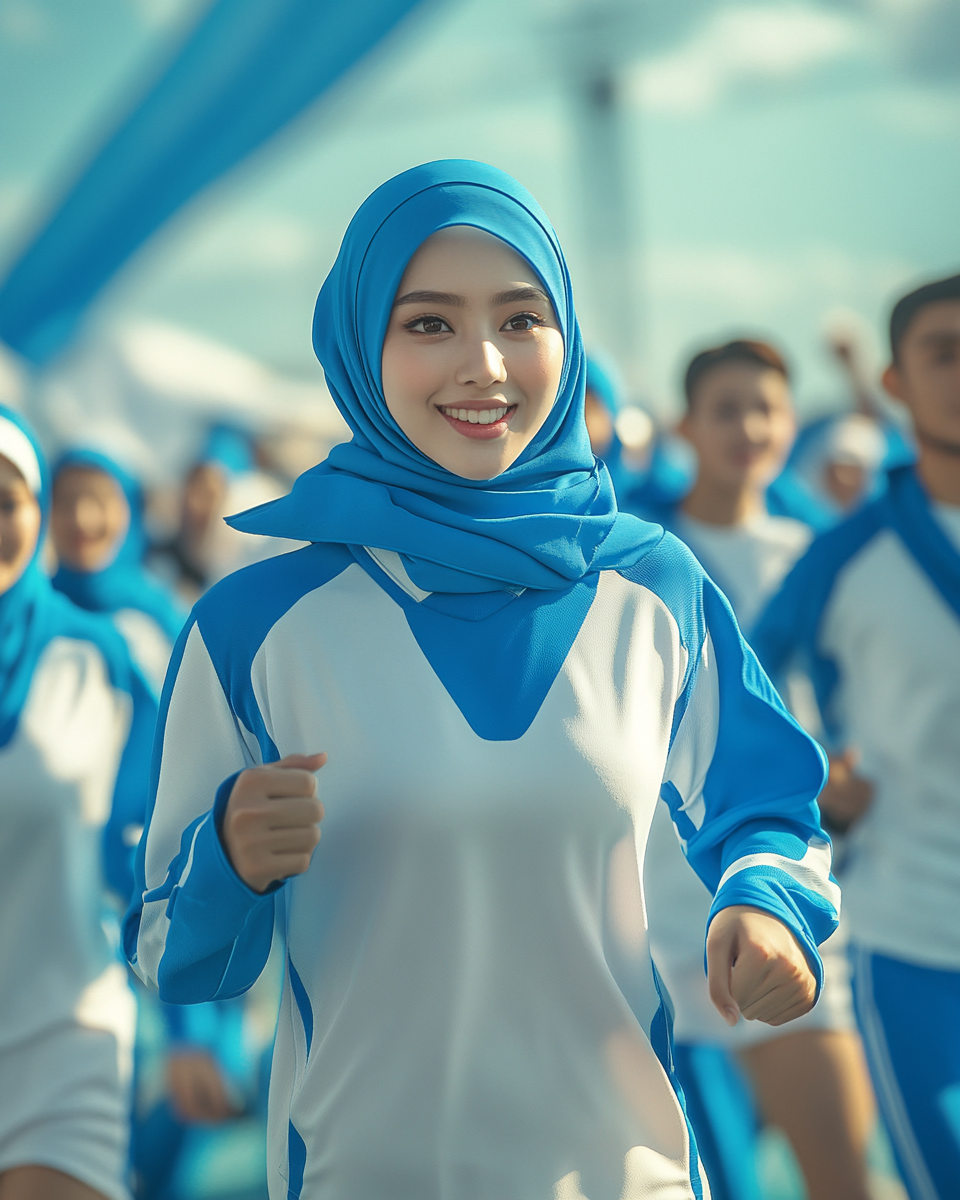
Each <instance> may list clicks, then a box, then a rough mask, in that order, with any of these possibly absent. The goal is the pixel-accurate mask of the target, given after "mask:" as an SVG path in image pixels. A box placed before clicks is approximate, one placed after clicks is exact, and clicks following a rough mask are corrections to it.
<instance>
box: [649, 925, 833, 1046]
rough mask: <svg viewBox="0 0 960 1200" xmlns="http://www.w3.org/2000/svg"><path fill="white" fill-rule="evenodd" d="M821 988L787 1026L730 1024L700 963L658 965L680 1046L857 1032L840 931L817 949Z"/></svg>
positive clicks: (756, 1042) (750, 1043) (744, 1043)
mask: <svg viewBox="0 0 960 1200" xmlns="http://www.w3.org/2000/svg"><path fill="white" fill-rule="evenodd" d="M820 957H821V958H822V959H823V988H822V989H821V991H820V998H819V1000H818V1001H817V1003H816V1005H815V1006H814V1008H812V1009H811V1011H810V1012H808V1013H807V1014H806V1015H805V1016H803V1017H798V1018H797V1019H796V1020H795V1021H788V1022H787V1024H786V1025H766V1024H764V1022H763V1021H747V1020H744V1018H743V1017H741V1018H740V1020H739V1021H738V1022H737V1024H736V1025H734V1026H730V1025H728V1024H727V1023H726V1021H724V1019H723V1017H721V1016H720V1014H719V1013H718V1012H717V1010H716V1009H715V1008H714V1007H713V1003H712V1001H711V1000H710V993H709V990H708V988H707V980H706V976H705V975H704V972H703V960H702V959H701V960H700V961H699V962H691V961H689V960H683V961H676V962H671V961H670V960H669V959H664V960H663V961H661V960H660V959H659V958H658V959H657V960H656V961H657V970H658V971H659V972H660V975H661V977H662V979H663V982H664V983H665V984H666V986H667V991H668V992H669V993H670V999H671V1001H672V1003H673V1007H674V1016H673V1037H674V1040H675V1041H677V1042H681V1043H704V1042H708V1043H710V1044H711V1045H720V1046H725V1047H727V1048H728V1049H731V1050H739V1049H742V1048H745V1047H747V1046H757V1045H759V1044H760V1043H761V1042H769V1041H772V1040H773V1039H774V1038H781V1037H786V1036H787V1035H789V1034H791V1033H800V1032H801V1031H802V1030H805V1029H819V1030H832V1031H842V1032H849V1031H852V1030H854V1029H856V1027H857V1026H856V1020H855V1018H854V1013H853V994H852V991H851V988H850V966H849V963H848V962H847V939H846V931H845V930H844V929H843V928H841V929H838V930H837V932H836V933H835V934H834V935H833V937H831V938H829V939H828V940H827V941H826V942H824V943H823V945H822V946H821V947H820Z"/></svg>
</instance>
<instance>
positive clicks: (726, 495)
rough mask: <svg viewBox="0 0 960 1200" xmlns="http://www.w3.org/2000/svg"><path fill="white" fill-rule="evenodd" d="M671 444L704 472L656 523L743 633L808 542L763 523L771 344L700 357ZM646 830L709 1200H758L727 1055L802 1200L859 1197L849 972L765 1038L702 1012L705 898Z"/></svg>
mask: <svg viewBox="0 0 960 1200" xmlns="http://www.w3.org/2000/svg"><path fill="white" fill-rule="evenodd" d="M684 391H685V394H686V402H687V411H686V413H685V415H684V417H683V420H682V421H681V423H680V427H679V428H680V432H681V433H682V434H683V436H684V437H685V438H686V439H687V441H688V442H689V443H690V445H691V446H692V447H693V449H694V452H695V453H696V456H697V460H698V471H697V476H696V480H695V481H694V484H693V486H692V488H691V489H690V490H689V492H688V493H687V495H686V496H685V497H684V498H683V499H682V500H681V501H680V504H679V505H678V506H676V507H671V508H666V507H664V508H662V509H660V510H658V511H657V512H656V513H653V512H651V514H650V515H652V516H654V518H655V519H656V520H657V521H659V522H660V523H661V524H664V525H666V526H667V527H668V528H670V530H671V532H673V533H675V534H676V535H677V536H678V537H680V538H681V539H683V540H684V541H685V542H686V543H687V544H688V545H689V546H690V548H691V549H692V550H693V552H694V554H696V556H697V557H698V558H699V559H700V561H701V563H702V564H703V566H704V567H705V568H706V570H707V571H708V572H709V573H710V575H711V576H712V577H713V579H714V581H715V582H716V583H718V584H719V585H720V587H721V588H722V589H723V591H724V593H725V594H726V596H727V598H728V599H729V600H730V603H731V605H732V607H733V610H734V612H735V614H736V617H737V621H738V622H739V624H740V627H741V629H742V630H743V631H744V633H745V635H746V636H747V637H748V638H749V636H750V629H751V627H752V625H753V623H754V621H755V620H756V618H757V616H758V614H759V613H760V612H761V611H762V609H763V607H764V605H765V604H766V601H767V600H768V599H769V597H770V596H771V595H772V594H773V593H774V592H775V591H776V590H777V588H778V587H779V585H780V583H781V581H782V580H783V577H784V576H785V575H786V573H787V571H789V570H790V568H791V567H792V566H793V564H794V562H795V561H796V560H797V558H798V557H799V556H800V555H801V554H803V552H804V551H805V550H806V548H807V546H808V545H809V544H810V540H811V536H812V534H811V531H810V529H809V528H808V527H807V526H806V525H804V524H802V523H801V522H800V521H797V520H793V519H791V518H788V517H783V516H774V515H771V514H770V513H769V512H768V510H767V503H766V490H767V487H768V485H769V483H770V481H771V479H773V478H774V477H775V476H776V475H777V474H778V472H779V471H780V470H781V469H782V467H783V462H784V459H785V458H786V457H787V455H788V453H789V451H790V447H791V445H792V443H793V439H794V434H795V431H796V423H795V418H794V409H793V400H792V397H791V393H790V378H789V369H788V367H787V364H786V362H785V361H784V358H783V356H782V355H781V354H780V353H779V351H777V350H776V349H775V348H774V347H773V346H771V345H769V344H768V343H766V342H761V341H754V340H748V339H744V338H740V339H737V340H735V341H730V342H726V343H725V344H723V345H720V346H715V347H711V348H710V349H706V350H703V351H701V352H700V353H699V354H697V355H695V356H694V358H693V359H692V360H691V362H690V365H689V366H688V368H687V370H686V373H685V376H684ZM661 808H662V811H660V810H658V812H657V813H656V814H655V816H654V819H653V826H652V829H651V832H650V839H649V842H648V845H647V855H646V859H645V892H646V901H647V913H648V920H649V928H650V942H651V948H652V951H653V957H654V961H655V962H656V965H657V968H658V970H659V971H660V973H661V975H662V976H663V977H664V979H665V981H666V984H667V990H668V991H669V993H670V996H671V999H672V1001H673V1004H674V1011H675V1018H674V1035H675V1036H674V1051H675V1061H676V1065H677V1074H678V1075H679V1077H680V1080H681V1083H682V1085H683V1089H684V1094H685V1096H686V1099H687V1109H688V1113H689V1115H690V1119H691V1123H692V1124H693V1126H694V1131H695V1133H696V1135H697V1142H698V1145H699V1148H700V1153H701V1156H702V1157H703V1160H704V1163H705V1164H706V1167H707V1174H708V1176H709V1178H710V1188H711V1194H712V1195H713V1196H714V1197H715V1200H754V1198H756V1200H759V1196H760V1194H761V1191H760V1186H759V1183H758V1181H757V1178H756V1173H755V1169H754V1165H753V1160H754V1159H755V1147H754V1145H753V1142H754V1137H755V1132H754V1130H755V1124H756V1121H755V1116H754V1113H753V1111H752V1108H751V1107H750V1105H749V1103H748V1104H744V1089H743V1085H742V1083H741V1082H739V1081H738V1078H737V1073H736V1072H737V1067H736V1066H734V1065H733V1061H732V1060H731V1054H734V1055H735V1057H736V1060H738V1061H739V1063H740V1065H741V1066H742V1067H744V1068H745V1069H746V1071H747V1073H748V1075H749V1077H750V1081H751V1083H752V1084H753V1089H754V1091H755V1093H756V1095H757V1099H758V1101H759V1107H760V1108H761V1110H762V1111H763V1114H764V1116H765V1117H766V1118H767V1119H768V1120H769V1121H770V1122H771V1123H772V1124H776V1125H778V1126H780V1127H781V1128H782V1129H783V1131H784V1132H785V1133H786V1135H787V1137H788V1139H789V1140H790V1143H791V1145H792V1147H793V1149H794V1151H795V1153H796V1155H797V1159H798V1161H799V1163H800V1166H801V1169H802V1171H803V1175H804V1180H805V1183H806V1185H807V1193H808V1195H809V1196H810V1197H811V1200H866V1198H867V1196H868V1195H869V1190H868V1186H867V1170H866V1147H867V1141H868V1138H869V1134H870V1127H871V1124H872V1120H873V1111H874V1110H873V1102H872V1098H871V1096H870V1084H869V1080H868V1079H867V1075H866V1068H865V1066H864V1064H863V1053H862V1050H861V1048H860V1045H859V1040H860V1039H859V1037H858V1035H857V1032H856V1025H855V1020H854V1017H853V1011H852V1007H853V1006H852V999H851V996H850V985H849V979H848V972H847V969H846V960H845V957H844V954H843V951H842V949H840V948H838V946H837V944H836V943H835V942H828V943H826V944H825V947H824V949H823V951H822V954H823V962H824V970H825V977H826V983H825V987H824V991H823V994H822V996H821V998H820V1001H819V1003H818V1004H817V1006H816V1008H815V1009H814V1010H813V1011H812V1012H810V1013H808V1014H807V1015H806V1016H805V1017H803V1018H802V1019H801V1020H800V1021H795V1022H792V1023H791V1024H790V1025H788V1026H782V1027H780V1028H779V1029H774V1028H771V1027H769V1026H762V1027H761V1026H760V1025H758V1024H757V1023H756V1022H749V1021H746V1022H745V1021H743V1020H741V1021H740V1022H739V1023H738V1024H737V1025H736V1027H734V1028H729V1027H728V1026H726V1025H725V1024H724V1023H723V1021H722V1020H721V1018H720V1016H719V1014H718V1013H717V1012H716V1010H715V1009H714V1008H713V1006H712V1005H711V1003H710V1000H709V996H708V993H707V987H706V980H705V978H704V973H703V935H704V929H705V927H706V919H707V913H708V911H709V907H710V896H709V893H708V892H707V889H706V888H705V887H704V886H703V884H702V883H701V882H700V880H699V879H698V878H697V877H696V875H695V874H694V873H693V871H691V870H690V869H689V867H688V866H687V865H686V863H685V862H684V859H683V856H682V853H681V850H680V847H679V845H678V843H677V837H676V834H675V832H674V829H673V825H672V823H671V822H670V820H669V818H668V816H667V813H666V809H665V808H663V806H661Z"/></svg>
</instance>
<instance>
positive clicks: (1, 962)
mask: <svg viewBox="0 0 960 1200" xmlns="http://www.w3.org/2000/svg"><path fill="white" fill-rule="evenodd" d="M48 497H49V487H48V482H47V475H46V466H45V464H44V460H43V456H42V454H41V451H40V449H39V446H38V445H37V443H36V441H35V439H34V437H33V434H32V433H31V432H30V430H29V429H28V427H27V426H26V424H25V423H24V422H23V420H22V419H21V418H20V417H19V416H17V415H16V414H15V413H13V412H11V411H10V410H9V409H6V408H3V407H0V1198H2V1200H47V1198H50V1200H54V1198H55V1200H95V1198H96V1197H97V1196H106V1197H109V1198H110V1200H123V1198H124V1197H125V1196H126V1195H127V1192H126V1187H125V1184H124V1178H125V1175H126V1143H127V1124H128V1111H127V1095H126V1086H127V1076H128V1073H129V1061H128V1060H129V1055H130V1048H131V1043H132V1038H133V1016H134V1014H133V997H132V995H131V993H130V991H129V988H128V986H127V982H126V972H125V969H124V967H123V966H122V965H121V963H119V962H118V961H117V959H116V954H115V951H114V949H113V948H112V947H111V945H110V943H109V941H108V939H107V936H106V934H105V932H104V923H103V919H104V905H103V894H104V887H103V874H104V868H105V869H106V874H107V875H108V876H109V879H110V882H111V883H112V884H113V888H114V890H115V891H117V892H118V893H120V894H121V895H122V896H123V897H124V902H125V901H126V897H127V896H129V894H130V884H131V878H130V877H131V868H130V864H129V861H128V860H129V858H130V855H131V850H130V845H131V840H132V839H131V837H130V836H129V831H130V829H131V827H132V826H136V827H137V828H139V826H140V825H142V823H143V808H144V801H145V798H146V791H147V769H146V764H147V762H148V761H149V760H148V757H147V756H148V755H149V746H150V739H151V737H152V734H153V726H154V722H155V718H156V704H155V703H154V702H153V701H151V698H150V695H149V693H148V691H147V688H146V685H145V684H144V683H143V682H142V681H141V680H139V678H138V677H137V676H136V674H135V672H134V670H133V668H132V665H131V663H130V660H129V657H128V655H127V651H126V647H125V645H124V643H123V640H122V639H121V638H120V636H119V634H118V633H117V632H116V630H115V629H114V628H113V627H112V626H111V625H110V624H109V622H107V621H105V620H103V619H102V618H100V617H97V616H93V615H91V614H89V613H85V612H82V611H81V610H80V609H78V608H76V607H74V605H73V604H71V603H70V601H69V600H67V599H66V597H64V596H61V595H59V594H58V593H57V592H55V591H54V590H53V588H52V587H51V586H50V581H49V579H48V578H47V577H46V575H44V574H43V572H42V571H41V569H40V561H39V560H40V553H41V547H42V543H43V535H44V530H45V525H46V518H47V502H48ZM105 835H106V836H105Z"/></svg>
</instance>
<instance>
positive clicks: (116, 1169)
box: [0, 1021, 130, 1200]
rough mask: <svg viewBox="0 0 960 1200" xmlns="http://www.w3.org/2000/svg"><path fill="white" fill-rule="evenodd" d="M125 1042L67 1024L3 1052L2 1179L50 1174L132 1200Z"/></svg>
mask: <svg viewBox="0 0 960 1200" xmlns="http://www.w3.org/2000/svg"><path fill="white" fill-rule="evenodd" d="M124 1042H125V1036H124V1035H123V1034H122V1033H121V1034H120V1035H119V1036H118V1033H117V1032H116V1031H110V1030H106V1029H102V1028H99V1029H98V1028H91V1027H90V1026H89V1025H81V1024H80V1023H79V1022H77V1021H64V1022H62V1023H61V1024H59V1025H55V1026H52V1027H51V1028H48V1029H45V1030H42V1031H41V1032H39V1033H37V1034H35V1035H34V1036H33V1037H30V1038H27V1039H26V1040H24V1041H22V1042H18V1043H16V1044H14V1045H12V1046H8V1047H6V1048H5V1049H2V1050H0V1174H2V1173H3V1172H4V1171H8V1170H10V1169H11V1168H13V1167H25V1166H40V1167H53V1168H55V1169H56V1170H58V1171H63V1172H64V1174H66V1175H71V1176H73V1178H74V1179H79V1180H80V1182H81V1183H85V1184H87V1186H88V1187H91V1188H93V1189H94V1190H95V1191H97V1192H101V1193H102V1194H103V1195H104V1196H107V1197H109V1200H130V1193H129V1191H128V1189H127V1186H126V1177H127V1145H128V1141H129V1135H130V1098H129V1072H128V1070H127V1062H126V1059H127V1056H128V1051H129V1047H128V1046H126V1045H124Z"/></svg>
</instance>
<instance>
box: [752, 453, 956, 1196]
mask: <svg viewBox="0 0 960 1200" xmlns="http://www.w3.org/2000/svg"><path fill="white" fill-rule="evenodd" d="M752 640H753V644H754V646H755V647H756V649H757V653H758V654H759V655H760V657H761V659H762V661H763V662H764V664H765V665H766V667H767V669H768V670H769V671H770V672H771V674H773V675H774V677H775V678H776V677H777V675H778V674H779V673H781V672H782V671H783V670H784V669H785V668H786V667H787V666H788V665H789V664H790V663H791V662H795V661H798V660H799V661H800V663H801V665H803V666H804V667H805V669H806V670H807V671H808V672H809V674H810V676H811V678H812V680H813V683H814V686H815V688H816V692H817V697H818V701H819V706H820V710H821V714H822V716H823V720H824V725H825V729H826V731H827V736H828V737H829V738H831V739H832V741H833V743H834V744H835V745H836V746H837V747H838V749H843V748H845V747H853V748H855V749H856V750H857V751H859V753H860V755H861V762H860V766H859V768H858V770H859V771H860V773H861V774H863V775H864V776H865V777H866V778H867V779H869V780H870V781H871V782H872V783H873V785H874V789H875V794H874V800H873V803H872V805H871V807H870V809H869V810H868V811H867V813H866V815H865V816H864V817H862V818H861V820H860V821H859V822H858V823H857V824H856V825H855V826H854V828H853V830H852V832H851V834H850V836H849V843H850V850H849V855H848V859H847V866H846V868H845V873H844V898H845V912H846V914H847V917H848V919H849V927H850V937H851V943H852V961H853V967H854V991H855V998H856V1006H857V1017H858V1021H859V1024H860V1028H861V1032H862V1034H863V1040H864V1045H865V1048H866V1051H867V1058H868V1061H869V1064H870V1070H871V1074H872V1076H873V1081H874V1086H875V1088H876V1091H877V1097H878V1100H879V1102H880V1106H881V1109H882V1112H883V1116H884V1120H885V1122H886V1125H887V1128H888V1130H889V1133H890V1136H891V1140H892V1142H893V1145H894V1149H895V1151H896V1154H897V1160H898V1164H899V1167H900V1171H901V1173H902V1175H903V1179H904V1181H905V1183H906V1185H907V1188H908V1190H909V1192H910V1195H911V1197H912V1198H913V1200H947V1198H948V1197H955V1196H956V1195H957V1194H958V1192H960V1119H958V1118H960V1109H958V1103H957V1097H958V1096H960V922H958V920H957V913H958V911H960V735H958V730H960V508H956V507H951V506H948V505H944V504H937V503H933V502H931V501H930V500H929V498H928V497H927V495H926V493H925V491H924V490H923V487H922V485H921V483H920V481H919V480H918V478H917V476H916V474H915V473H914V471H913V469H912V468H911V467H901V468H898V469H897V470H894V471H892V472H891V473H890V476H889V482H888V486H887V488H886V490H885V492H884V494H883V495H882V496H881V497H880V498H879V499H877V500H875V501H874V502H873V503H871V504H869V505H868V506H867V507H866V508H864V509H862V510H861V511H860V512H859V513H857V514H856V515H855V516H854V517H851V518H850V519H849V520H847V521H846V522H844V523H843V524H841V525H839V526H838V527H837V528H836V529H834V530H832V531H831V532H830V533H828V534H825V535H823V536H822V537H821V538H819V539H818V540H817V541H816V542H814V544H813V545H812V547H811V548H810V550H809V551H808V553H807V554H806V555H805V556H804V558H802V559H801V560H800V562H798V564H797V565H796V567H795V568H794V569H793V571H792V572H791V574H790V575H789V576H788V577H787V579H786V580H785V582H784V585H783V587H782V589H781V591H780V593H779V594H778V595H777V596H776V597H775V598H774V600H773V601H772V602H771V604H770V606H769V608H768V610H767V612H766V613H765V615H764V616H763V618H762V619H761V621H760V623H759V625H758V626H757V628H756V629H755V630H754V634H753V639H752Z"/></svg>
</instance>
